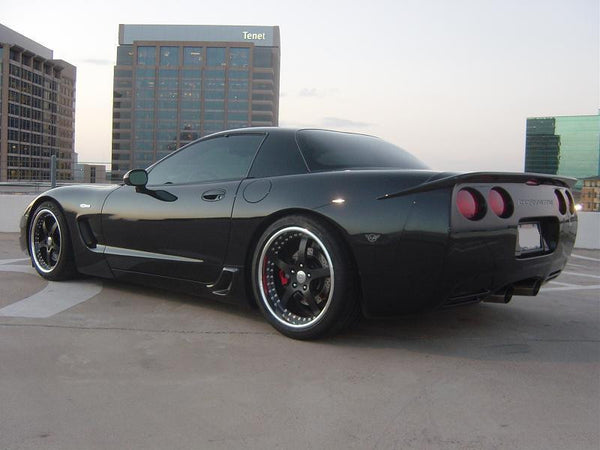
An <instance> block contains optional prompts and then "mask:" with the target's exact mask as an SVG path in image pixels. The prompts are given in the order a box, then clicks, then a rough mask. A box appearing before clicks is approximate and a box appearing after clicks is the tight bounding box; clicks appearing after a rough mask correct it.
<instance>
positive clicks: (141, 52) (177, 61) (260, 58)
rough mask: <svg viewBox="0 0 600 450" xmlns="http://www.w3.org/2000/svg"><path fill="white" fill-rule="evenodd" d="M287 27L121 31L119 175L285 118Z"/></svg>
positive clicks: (115, 142) (116, 99)
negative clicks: (282, 89) (282, 62)
mask: <svg viewBox="0 0 600 450" xmlns="http://www.w3.org/2000/svg"><path fill="white" fill-rule="evenodd" d="M279 59H280V50H279V28H278V27H260V26H212V25H120V27H119V46H118V47H117V64H116V66H115V69H114V93H113V136H112V176H113V180H115V181H118V180H120V179H121V178H122V177H123V175H124V174H125V173H126V172H127V171H128V170H130V169H133V168H144V167H147V166H148V165H150V164H151V163H152V162H154V161H156V160H158V159H160V158H162V157H164V156H166V155H167V154H169V153H170V152H172V151H173V150H175V149H177V148H179V147H181V146H182V145H185V144H187V143H189V142H191V141H193V140H195V139H198V138H199V137H201V136H205V135H207V134H211V133H214V132H217V131H221V130H225V129H230V128H241V127H249V126H276V125H278V117H279Z"/></svg>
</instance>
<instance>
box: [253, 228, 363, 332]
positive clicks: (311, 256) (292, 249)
mask: <svg viewBox="0 0 600 450" xmlns="http://www.w3.org/2000/svg"><path fill="white" fill-rule="evenodd" d="M349 261H350V259H349V258H348V257H347V252H346V250H345V248H344V246H343V245H341V244H340V241H339V238H338V237H337V236H336V233H335V231H333V230H332V229H330V227H328V226H325V225H324V224H322V223H320V222H318V221H315V220H313V219H309V218H307V217H302V216H291V217H286V218H284V219H281V220H279V221H277V222H275V223H274V224H273V225H271V226H270V227H269V228H268V229H267V230H266V231H265V233H264V234H263V236H262V237H261V239H260V241H259V244H258V246H257V249H256V251H255V255H254V264H253V285H254V290H255V295H256V298H257V300H258V305H259V307H260V309H261V311H262V313H263V315H264V316H265V317H266V319H267V320H268V321H269V323H271V325H273V326H274V327H275V328H276V329H278V330H279V331H281V332H282V333H284V334H286V335H287V336H290V337H294V338H298V339H313V338H317V337H320V336H322V335H324V334H329V333H333V332H336V331H339V330H340V329H342V328H344V327H345V326H346V325H348V323H349V322H350V321H351V320H353V319H354V318H355V317H356V315H357V314H358V313H359V309H358V302H357V296H356V289H355V288H354V287H355V286H356V285H357V283H356V282H355V281H356V276H355V275H354V274H355V271H354V270H353V269H352V265H351V264H350V262H349Z"/></svg>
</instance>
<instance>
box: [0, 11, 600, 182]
mask: <svg viewBox="0 0 600 450" xmlns="http://www.w3.org/2000/svg"><path fill="white" fill-rule="evenodd" d="M1 11H2V13H1V16H0V23H2V24H3V25H5V26H7V27H9V28H12V29H13V30H15V31H17V32H19V33H21V34H23V35H25V36H27V37H29V38H31V39H33V40H35V41H37V42H39V43H40V44H42V45H44V46H46V47H48V48H50V49H52V50H54V57H55V58H57V59H64V60H66V61H68V62H70V63H71V64H74V65H75V66H77V86H76V87H77V104H76V122H75V149H76V151H77V152H78V153H79V155H80V156H79V160H80V161H84V162H110V148H111V132H112V123H111V122H112V120H111V117H112V82H113V78H112V73H113V66H114V63H115V58H116V48H117V43H118V26H119V24H120V23H140V24H141V23H155V24H209V25H211V24H212V25H219V24H225V25H278V26H279V27H280V30H281V56H282V57H281V99H280V113H279V121H280V125H282V126H307V127H321V128H331V129H338V130H345V131H357V132H361V133H368V134H374V135H377V136H380V137H382V138H384V139H386V140H388V141H390V142H393V143H394V144H396V145H399V146H401V147H403V148H405V149H406V150H408V151H410V152H412V153H414V154H415V155H416V156H418V157H419V158H420V159H422V160H423V161H425V162H426V163H427V164H429V165H430V166H432V167H433V168H435V169H441V170H460V171H469V170H510V171H522V170H523V161H524V148H525V121H526V118H527V117H532V116H556V115H583V114H597V113H598V108H599V106H600V98H599V77H600V74H599V22H600V17H599V2H598V0H562V1H556V0H452V1H444V0H398V1H389V0H388V1H384V0H370V1H368V2H367V1H364V0H361V1H356V0H346V1H331V0H319V1H313V0H305V1H297V2H287V1H284V0H279V1H275V0H242V1H240V0H227V1H214V0H212V1H201V0H200V1H199V0H194V1H187V0H184V1H171V2H169V1H164V0H162V1H157V0H145V1H123V0H121V1H113V0H104V1H102V2H84V1H81V0H75V1H61V0H57V1H54V2H48V1H39V0H28V1H27V2H26V3H20V2H14V1H13V2H6V3H5V4H4V5H2V8H1Z"/></svg>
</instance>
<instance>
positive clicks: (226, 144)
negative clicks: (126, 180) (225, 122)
mask: <svg viewBox="0 0 600 450" xmlns="http://www.w3.org/2000/svg"><path fill="white" fill-rule="evenodd" d="M263 139H264V135H259V134H241V135H233V136H219V137H216V138H213V139H208V140H206V141H200V142H196V143H195V144H191V145H189V146H187V147H185V148H184V149H182V150H180V151H178V152H176V153H174V154H173V156H171V157H169V158H167V159H165V160H164V161H161V162H160V163H159V164H157V165H156V166H154V167H153V168H152V170H151V171H150V173H149V174H148V184H149V185H161V184H185V183H201V182H204V181H215V180H236V179H241V178H244V177H245V176H246V174H247V173H248V169H249V168H250V164H251V163H252V159H253V158H254V155H255V154H256V150H257V149H258V147H259V145H260V143H261V142H262V140H263Z"/></svg>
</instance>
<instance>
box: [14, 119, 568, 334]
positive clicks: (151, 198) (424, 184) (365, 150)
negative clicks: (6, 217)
mask: <svg viewBox="0 0 600 450" xmlns="http://www.w3.org/2000/svg"><path fill="white" fill-rule="evenodd" d="M574 182H575V180H573V179H570V178H562V177H556V176H548V175H543V174H532V173H499V172H475V173H450V172H437V171H432V170H430V169H428V167H427V166H426V165H425V164H423V163H422V162H420V161H419V160H418V159H417V158H415V157H414V156H412V155H411V154H409V153H407V152H406V151H404V150H402V149H400V148H398V147H396V146H394V145H392V144H389V143H387V142H385V141H383V140H381V139H378V138H376V137H372V136H366V135H359V134H350V133H341V132H335V131H327V130H313V129H283V128H246V129H239V130H231V131H224V132H221V133H217V134H213V135H210V136H207V137H205V138H202V139H199V140H197V141H195V142H192V143H190V144H188V145H186V146H184V147H182V148H181V149H179V150H177V151H175V152H173V153H172V154H170V155H168V156H167V157H165V158H163V159H162V160H160V161H158V162H157V163H155V164H153V165H151V166H150V167H148V168H147V169H134V170H131V171H129V172H128V173H127V174H126V175H125V176H124V179H123V184H122V185H111V186H93V185H87V186H82V185H80V186H65V187H59V188H56V189H52V190H50V191H47V192H45V193H43V194H42V195H40V196H39V197H38V198H36V199H35V200H34V201H33V202H32V203H31V204H30V205H29V206H28V208H27V209H26V211H25V214H24V215H23V217H22V220H21V245H22V247H23V249H24V250H26V251H27V252H28V253H29V254H30V256H31V261H32V264H33V267H34V268H35V269H36V270H37V272H38V273H39V274H40V275H41V276H42V277H44V278H46V279H48V280H64V279H67V278H70V277H73V276H75V275H76V274H78V273H80V274H86V275H92V276H98V277H104V278H116V279H122V280H126V281H130V282H138V283H139V282H141V283H144V284H146V285H156V286H161V287H166V288H169V287H171V288H175V289H178V290H182V291H185V292H188V293H193V294H198V295H200V296H209V297H215V298H219V299H222V300H225V301H229V302H241V303H250V304H252V305H255V306H258V308H259V309H260V311H261V312H262V314H263V315H264V317H265V318H266V320H267V321H268V322H269V323H270V324H271V325H272V326H273V327H275V328H276V329H277V330H279V331H280V332H282V333H283V334H285V335H287V336H290V337H293V338H299V339H311V338H317V337H320V336H323V335H325V334H331V333H335V332H338V331H340V330H341V329H343V328H344V327H346V326H347V325H349V324H350V323H351V322H353V321H354V319H355V318H357V317H358V316H360V315H361V314H363V315H366V316H367V317H369V316H390V315H393V314H398V313H408V312H414V311H418V310H422V309H426V308H436V307H444V306H451V305H459V304H464V303H471V302H478V301H494V302H500V303H508V301H509V300H510V299H511V297H512V295H536V294H537V293H538V291H539V289H540V286H541V285H542V284H544V283H546V282H547V281H549V280H551V279H553V278H556V277H557V276H558V275H559V274H560V272H561V270H563V268H564V267H565V265H566V263H567V259H568V257H569V255H570V253H571V250H572V248H573V244H574V241H575V236H576V232H577V215H576V212H575V207H574V201H573V197H572V195H571V192H570V188H571V187H572V186H573V183H574Z"/></svg>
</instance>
